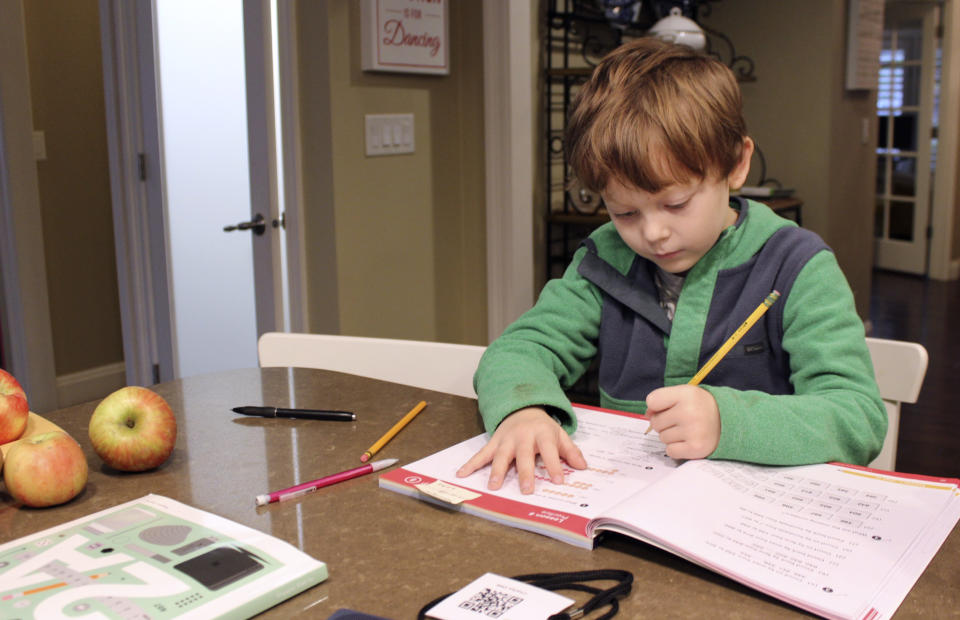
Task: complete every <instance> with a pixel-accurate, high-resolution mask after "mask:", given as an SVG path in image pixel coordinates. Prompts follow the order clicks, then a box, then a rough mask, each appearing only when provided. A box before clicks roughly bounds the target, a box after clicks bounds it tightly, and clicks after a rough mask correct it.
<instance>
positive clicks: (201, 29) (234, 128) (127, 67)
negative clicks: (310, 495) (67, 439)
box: [101, 0, 302, 383]
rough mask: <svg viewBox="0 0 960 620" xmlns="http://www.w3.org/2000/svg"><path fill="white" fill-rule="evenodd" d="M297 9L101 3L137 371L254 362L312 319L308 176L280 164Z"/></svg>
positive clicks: (128, 339)
mask: <svg viewBox="0 0 960 620" xmlns="http://www.w3.org/2000/svg"><path fill="white" fill-rule="evenodd" d="M291 10H292V9H291V3H290V2H289V1H286V0H280V1H279V2H278V1H277V0H274V1H272V2H271V1H268V0H259V1H255V2H245V3H242V5H241V4H240V3H236V2H232V1H230V0H218V1H217V2H212V1H211V2H205V3H203V6H202V7H198V6H197V5H196V3H194V2H188V1H186V2H185V1H174V0H170V1H164V2H155V1H153V0H138V1H137V2H135V3H129V2H123V1H119V0H101V11H102V13H104V14H105V15H106V17H105V18H104V20H103V23H104V29H103V30H104V46H103V48H104V59H105V66H106V67H108V70H107V75H108V78H107V80H106V88H107V91H108V93H107V99H108V110H107V115H108V125H109V127H110V129H109V131H108V133H110V134H111V135H110V145H111V176H112V177H115V178H116V179H117V180H116V181H115V185H116V187H115V188H114V202H115V204H116V205H119V208H117V207H115V211H114V213H115V222H116V226H115V228H116V230H117V231H118V232H117V239H116V241H117V247H118V265H119V264H120V263H124V265H123V266H121V267H119V268H118V271H119V273H118V278H119V279H120V292H121V313H122V315H123V323H124V343H125V357H126V365H127V376H128V381H129V382H138V383H153V382H157V381H163V380H168V379H171V378H178V377H182V376H189V375H193V374H199V373H205V372H214V371H218V370H227V369H232V368H239V367H251V366H256V365H257V357H256V341H257V336H258V335H259V334H260V333H263V332H265V331H272V330H284V329H290V328H294V329H297V328H299V327H300V326H299V325H298V324H297V320H296V319H297V318H298V317H302V312H299V313H298V312H293V313H290V312H289V311H288V310H287V308H288V307H289V306H288V305H287V303H286V301H287V300H288V299H289V300H291V304H300V303H302V294H301V287H300V281H299V277H300V276H299V274H300V273H301V272H302V270H301V269H300V268H299V262H300V260H299V254H300V244H299V230H298V228H299V226H298V222H299V217H297V213H298V211H299V203H298V201H297V199H296V198H297V196H298V194H297V193H296V192H295V190H296V178H293V183H281V182H280V181H279V178H280V177H282V176H284V175H285V174H286V167H285V166H280V165H278V159H280V157H281V153H283V152H284V151H283V149H282V148H281V146H280V144H281V142H280V141H279V140H278V136H281V135H283V134H285V133H286V134H289V131H291V130H290V129H288V128H289V127H295V126H296V123H295V120H294V121H293V122H291V121H290V120H288V119H281V115H280V114H279V112H278V111H279V110H281V109H283V110H284V111H285V112H287V111H288V110H289V109H290V106H282V105H281V104H280V103H278V102H283V101H284V98H290V99H292V98H294V97H295V92H294V89H293V88H292V87H291V86H290V83H289V80H288V82H287V83H286V86H285V82H284V77H285V76H286V77H289V76H290V75H291V74H292V73H293V71H292V69H291V67H292V66H294V65H293V63H294V62H295V58H291V55H290V54H289V53H287V54H286V55H284V54H283V51H284V49H287V50H289V48H290V47H292V45H293V43H292V36H291V29H292V28H291V24H292V19H290V17H289V13H290V11H291ZM278 23H279V24H280V25H281V28H280V29H279V31H278V27H277V24H278ZM284 46H286V48H284ZM284 57H285V58H286V59H287V61H286V63H281V62H280V60H279V59H280V58H284ZM131 58H136V59H137V62H136V63H132V62H130V59H131ZM111 78H112V79H111ZM277 82H279V84H277ZM111 103H112V104H113V106H111V105H110V104H111ZM129 118H134V119H138V121H139V122H127V123H124V122H123V121H124V119H129ZM281 120H283V122H282V123H281ZM132 159H139V162H140V164H139V167H138V170H136V171H134V172H133V173H131V172H130V171H129V170H128V168H129V162H130V161H131V160H132ZM289 159H290V160H291V161H289V162H288V163H289V164H290V166H291V167H292V166H294V165H295V164H296V162H295V161H293V160H294V159H295V158H294V157H291V158H289ZM278 171H279V172H278ZM288 185H290V186H292V189H293V190H294V191H290V192H287V191H286V190H287V189H288V188H287V186H288ZM281 191H283V192H284V200H281V199H280V192H281ZM281 204H283V205H284V206H283V208H281V206H280V205H281ZM285 212H286V213H285ZM256 220H259V223H254V222H255V221H256ZM228 230H231V232H227V231H228ZM283 241H286V243H285V244H284V243H283ZM121 248H124V249H125V254H126V256H125V257H124V258H121ZM285 263H286V264H285ZM138 265H140V266H141V267H140V269H139V272H138V271H137V266H138ZM288 282H290V286H289V289H287V287H286V286H285V284H287V283H288ZM291 314H292V315H293V319H292V320H291V318H290V317H291Z"/></svg>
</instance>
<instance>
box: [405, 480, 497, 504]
mask: <svg viewBox="0 0 960 620" xmlns="http://www.w3.org/2000/svg"><path fill="white" fill-rule="evenodd" d="M416 486H417V490H418V491H420V492H421V493H423V494H424V495H429V496H430V497H432V498H434V499H438V500H440V501H441V502H444V503H446V504H452V505H454V506H456V505H458V504H462V503H463V502H465V501H467V500H471V499H477V498H478V497H482V495H481V494H480V493H476V492H474V491H471V490H469V489H464V488H463V487H458V486H457V485H455V484H450V483H449V482H444V481H443V480H434V481H433V482H424V483H422V484H418V485H416Z"/></svg>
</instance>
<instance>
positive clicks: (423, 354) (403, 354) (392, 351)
mask: <svg viewBox="0 0 960 620" xmlns="http://www.w3.org/2000/svg"><path fill="white" fill-rule="evenodd" d="M485 350H486V347H480V346H475V345H468V344H448V343H445V342H426V341H420V340H395V339H391V338H361V337H357V336H333V335H328V334H289V333H281V332H268V333H265V334H263V335H262V336H260V340H259V342H258V345H257V353H258V356H259V358H260V366H261V367H262V368H268V367H272V366H297V367H300V368H318V369H322V370H336V371H339V372H346V373H350V374H353V375H360V376H362V377H370V378H372V379H381V380H383V381H392V382H393V383H404V384H406V385H412V386H414V387H419V388H424V389H427V390H434V391H437V392H447V393H450V394H456V395H458V396H466V397H468V398H476V397H477V393H476V392H475V391H474V390H473V373H474V372H475V371H476V370H477V364H478V363H479V362H480V356H481V355H483V352H484V351H485Z"/></svg>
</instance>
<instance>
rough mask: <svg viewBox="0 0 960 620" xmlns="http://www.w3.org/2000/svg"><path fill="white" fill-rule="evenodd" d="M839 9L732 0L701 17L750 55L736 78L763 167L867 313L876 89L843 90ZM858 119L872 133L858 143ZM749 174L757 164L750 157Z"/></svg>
mask: <svg viewBox="0 0 960 620" xmlns="http://www.w3.org/2000/svg"><path fill="white" fill-rule="evenodd" d="M846 12H847V3H846V2H844V1H842V0H779V1H777V2H769V1H768V0H738V1H737V2H735V3H724V4H722V5H716V6H715V7H714V8H713V14H712V15H711V16H710V17H709V18H707V19H705V20H704V23H705V24H707V25H709V26H710V27H713V28H715V29H717V30H719V31H721V32H723V33H725V34H726V35H728V36H729V37H730V38H731V40H732V41H733V42H734V45H735V46H736V51H737V53H738V54H741V55H746V56H749V57H751V58H753V59H754V61H755V63H756V68H755V74H756V77H757V80H756V81H755V82H750V83H743V84H742V85H741V86H742V91H743V97H744V113H745V116H746V120H747V126H748V129H749V131H750V134H751V135H752V136H753V137H754V138H755V139H756V141H757V143H758V144H759V145H760V147H761V148H762V149H763V153H764V155H765V157H766V162H767V175H768V176H771V177H775V178H777V179H779V180H780V181H781V182H782V183H783V184H784V185H785V186H787V187H793V188H795V189H796V190H797V195H798V196H799V197H801V198H802V199H803V201H804V206H803V223H804V226H805V227H807V228H810V229H811V230H814V231H815V232H817V233H819V234H820V235H821V236H822V237H823V238H824V240H825V241H826V242H827V243H828V244H830V245H831V246H832V247H833V248H834V250H835V252H836V255H837V259H838V261H839V262H840V266H841V267H842V268H843V270H844V273H845V274H846V276H847V279H848V280H849V281H850V285H851V287H852V288H853V291H854V295H855V296H856V301H857V309H858V310H859V312H860V314H861V316H863V317H867V315H868V313H869V302H870V278H871V270H872V264H873V230H872V225H873V219H872V213H873V193H874V185H873V184H874V177H875V174H876V172H875V166H876V162H875V156H874V153H875V148H876V136H875V135H873V134H875V129H874V127H875V120H874V118H875V110H874V105H875V100H874V98H875V96H876V95H875V92H873V91H870V92H849V91H846V90H845V89H844V78H845V75H844V70H845V62H846ZM861 118H868V119H869V121H868V122H869V123H870V127H871V136H870V139H869V140H868V143H867V144H861V141H860V127H861V125H860V123H861ZM754 166H755V172H754V173H752V174H751V177H750V179H749V181H750V182H756V180H757V176H756V174H755V173H756V171H757V170H756V168H758V167H759V162H758V160H757V159H756V158H754Z"/></svg>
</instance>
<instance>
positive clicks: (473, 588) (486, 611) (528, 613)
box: [427, 573, 573, 620]
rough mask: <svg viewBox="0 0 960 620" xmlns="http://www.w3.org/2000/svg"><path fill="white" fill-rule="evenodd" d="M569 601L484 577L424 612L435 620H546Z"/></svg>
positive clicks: (519, 583)
mask: <svg viewBox="0 0 960 620" xmlns="http://www.w3.org/2000/svg"><path fill="white" fill-rule="evenodd" d="M572 604H573V599H570V598H567V597H565V596H560V595H559V594H556V593H555V592H551V591H550V590H544V589H543V588H538V587H536V586H532V585H530V584H529V583H524V582H522V581H517V580H516V579H510V578H509V577H501V576H500V575H495V574H493V573H487V574H486V575H484V576H483V577H480V578H479V579H477V580H475V581H474V582H473V583H471V584H470V585H468V586H467V587H465V588H462V589H461V590H458V591H457V592H454V593H453V594H451V595H450V596H448V597H447V598H445V599H444V600H442V601H441V602H439V603H437V604H436V605H434V606H433V607H431V608H430V609H429V610H428V611H427V617H428V618H438V619H439V620H487V619H488V618H497V619H498V620H546V618H549V617H550V616H552V615H553V614H555V613H557V612H560V611H563V610H564V609H566V608H567V607H569V606H570V605H572Z"/></svg>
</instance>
